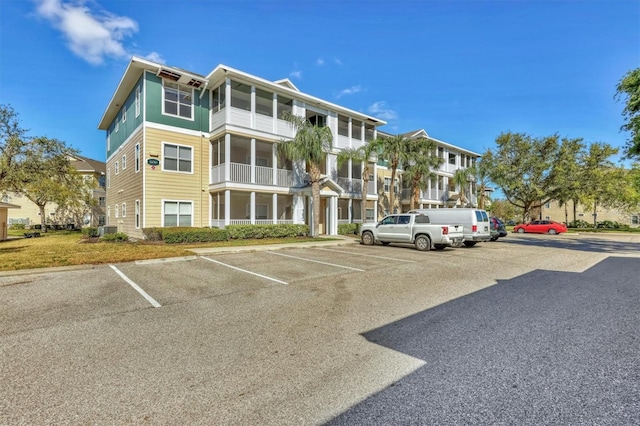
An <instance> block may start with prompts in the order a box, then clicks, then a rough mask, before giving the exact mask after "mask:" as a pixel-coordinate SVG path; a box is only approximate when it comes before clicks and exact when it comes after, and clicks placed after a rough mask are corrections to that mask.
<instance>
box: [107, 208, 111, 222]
mask: <svg viewBox="0 0 640 426" xmlns="http://www.w3.org/2000/svg"><path fill="white" fill-rule="evenodd" d="M109 224H111V207H109V206H107V225H109Z"/></svg>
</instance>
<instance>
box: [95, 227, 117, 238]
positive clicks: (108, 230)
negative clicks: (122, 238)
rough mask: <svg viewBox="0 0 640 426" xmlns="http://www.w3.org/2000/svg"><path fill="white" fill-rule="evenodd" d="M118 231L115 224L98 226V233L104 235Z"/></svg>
mask: <svg viewBox="0 0 640 426" xmlns="http://www.w3.org/2000/svg"><path fill="white" fill-rule="evenodd" d="M116 232H118V227H117V226H98V235H99V236H101V237H104V236H105V235H106V234H115V233H116Z"/></svg>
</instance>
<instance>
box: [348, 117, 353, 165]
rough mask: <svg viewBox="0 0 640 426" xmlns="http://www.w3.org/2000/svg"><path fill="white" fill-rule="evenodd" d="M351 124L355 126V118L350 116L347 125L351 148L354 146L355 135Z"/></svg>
mask: <svg viewBox="0 0 640 426" xmlns="http://www.w3.org/2000/svg"><path fill="white" fill-rule="evenodd" d="M351 126H353V119H352V118H351V117H349V125H348V126H347V136H348V137H349V148H352V147H353V143H352V142H351V138H352V137H353V130H352V129H351ZM349 161H351V160H349Z"/></svg>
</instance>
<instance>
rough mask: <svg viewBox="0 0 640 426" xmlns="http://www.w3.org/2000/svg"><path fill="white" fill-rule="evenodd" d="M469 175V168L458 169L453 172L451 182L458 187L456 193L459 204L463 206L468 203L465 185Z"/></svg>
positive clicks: (467, 182)
mask: <svg viewBox="0 0 640 426" xmlns="http://www.w3.org/2000/svg"><path fill="white" fill-rule="evenodd" d="M471 177H472V175H471V170H469V169H458V170H456V172H455V173H454V174H453V183H455V185H456V186H457V187H459V188H460V189H459V192H458V194H459V195H460V205H461V206H462V207H465V206H466V205H467V203H468V200H467V197H466V192H465V190H466V188H465V186H466V185H468V184H469V179H470V178H471Z"/></svg>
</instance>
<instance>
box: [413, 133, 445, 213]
mask: <svg viewBox="0 0 640 426" xmlns="http://www.w3.org/2000/svg"><path fill="white" fill-rule="evenodd" d="M408 145H409V149H408V158H407V164H406V166H405V172H404V176H405V177H406V178H407V179H408V180H409V181H410V182H411V201H410V204H409V208H410V209H414V208H415V206H416V204H417V203H418V199H419V198H420V190H421V189H426V188H427V179H428V178H430V177H431V176H433V172H432V170H433V169H437V168H439V167H440V166H441V165H442V162H443V161H444V159H442V158H440V157H438V156H437V155H434V153H435V149H436V144H435V142H434V141H432V140H431V139H427V138H420V139H412V140H411V141H410V142H409V144H408Z"/></svg>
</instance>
